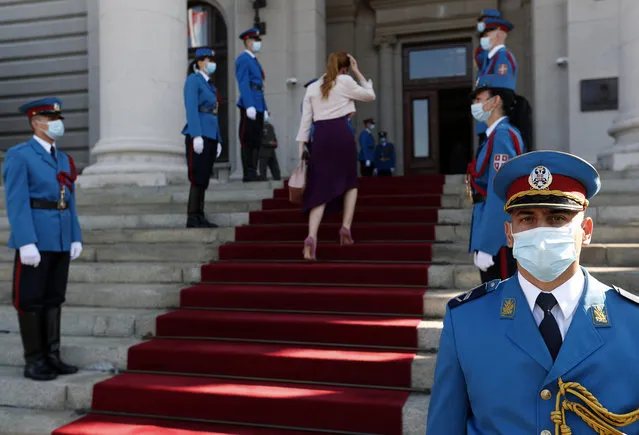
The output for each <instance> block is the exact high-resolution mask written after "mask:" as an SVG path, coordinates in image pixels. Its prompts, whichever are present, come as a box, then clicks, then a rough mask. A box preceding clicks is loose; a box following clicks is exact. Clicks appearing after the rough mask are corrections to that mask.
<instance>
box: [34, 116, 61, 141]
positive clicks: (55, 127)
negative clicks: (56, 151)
mask: <svg viewBox="0 0 639 435" xmlns="http://www.w3.org/2000/svg"><path fill="white" fill-rule="evenodd" d="M39 124H41V125H47V126H48V128H47V131H45V132H44V134H46V135H47V136H49V137H50V138H51V139H53V140H56V139H57V138H59V137H62V136H64V123H63V122H62V120H61V119H56V120H55V121H49V122H40V123H39Z"/></svg>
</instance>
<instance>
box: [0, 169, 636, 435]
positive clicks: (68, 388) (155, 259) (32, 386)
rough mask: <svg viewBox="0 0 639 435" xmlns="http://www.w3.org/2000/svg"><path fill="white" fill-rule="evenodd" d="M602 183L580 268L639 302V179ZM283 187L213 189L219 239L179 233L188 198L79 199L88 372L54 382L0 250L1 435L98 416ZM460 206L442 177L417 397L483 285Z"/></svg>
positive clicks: (416, 365) (74, 291)
mask: <svg viewBox="0 0 639 435" xmlns="http://www.w3.org/2000/svg"><path fill="white" fill-rule="evenodd" d="M603 178H604V181H603V189H602V192H601V194H600V195H599V196H598V197H596V198H595V199H594V200H593V202H592V204H591V208H590V210H589V215H591V216H592V217H593V218H594V219H595V233H594V243H595V244H594V245H593V246H592V247H590V248H588V249H587V250H585V252H584V253H583V254H582V262H583V263H584V264H585V265H587V266H589V269H590V270H591V271H592V272H593V274H594V275H595V276H596V277H598V278H599V279H601V280H602V281H604V282H608V283H613V284H617V285H620V286H622V287H625V288H626V289H628V290H630V291H632V290H633V286H634V282H635V280H634V278H635V277H636V276H638V274H639V256H638V255H636V254H638V253H639V218H637V217H636V216H639V194H638V193H636V192H637V191H638V190H639V189H638V188H639V176H635V174H616V173H615V174H603ZM281 186H282V184H281V183H275V182H265V183H253V184H251V185H244V184H241V183H228V184H224V183H220V184H219V185H212V186H211V188H210V191H212V193H209V195H208V197H207V206H206V211H207V213H208V214H209V217H210V219H211V220H213V221H214V222H216V223H218V224H219V225H220V226H221V228H219V229H214V230H199V229H197V230H194V229H189V230H187V229H184V228H183V226H184V222H185V213H184V210H185V204H186V200H187V195H188V192H187V187H185V186H169V187H165V188H137V189H124V188H117V189H115V188H114V189H108V190H106V191H105V190H94V189H85V190H81V191H79V192H78V209H79V212H80V215H81V225H82V227H83V231H84V242H85V250H84V252H83V255H82V257H81V259H79V260H78V261H76V262H74V263H73V265H72V268H71V272H70V284H69V288H68V294H67V303H66V305H65V309H64V310H63V335H64V337H63V357H64V358H65V359H66V360H68V361H69V362H70V363H73V364H77V365H79V366H80V367H81V369H82V372H81V373H80V374H78V375H76V376H71V377H61V378H59V379H58V380H56V381H53V382H48V383H36V382H32V381H29V380H26V379H23V378H22V376H21V366H22V356H21V353H22V348H21V344H20V339H19V336H18V334H17V319H16V315H15V311H14V309H13V308H12V307H11V293H10V287H11V284H10V283H11V275H12V261H13V252H10V251H9V250H8V249H0V391H1V392H2V394H0V434H6V435H27V434H28V435H36V434H37V435H45V434H50V433H51V431H52V430H53V429H55V428H56V427H59V426H61V425H63V424H65V423H67V422H69V421H71V420H74V419H76V418H78V417H79V416H80V415H81V414H82V411H83V410H86V409H89V408H91V394H92V387H93V385H94V384H95V383H96V382H99V381H101V380H104V379H106V378H108V377H110V376H111V374H112V373H113V372H115V371H117V370H119V369H124V368H126V364H127V350H128V348H129V347H130V346H131V345H133V344H136V343H139V342H141V341H142V340H143V337H144V336H146V335H148V334H154V333H155V318H156V317H157V316H158V315H159V314H160V313H163V312H165V311H168V310H171V309H174V308H176V307H178V305H179V290H180V289H181V288H184V287H186V286H188V285H189V284H190V283H193V282H198V281H200V267H199V266H200V265H201V264H202V263H207V262H210V261H215V260H217V258H218V247H219V246H220V245H221V244H223V243H226V242H231V241H234V240H235V231H234V229H233V227H235V226H241V225H245V224H247V223H248V222H249V212H250V211H254V210H259V209H261V207H262V200H263V199H268V198H272V196H273V189H274V188H278V187H281ZM416 189H417V187H416ZM463 194H464V186H463V179H462V177H458V176H449V177H447V180H446V185H445V187H444V195H443V197H442V206H441V209H440V211H439V215H438V225H437V227H436V233H435V235H436V237H435V238H436V241H437V242H438V243H436V244H435V245H434V246H433V253H432V255H433V261H432V265H431V266H430V268H429V270H428V282H429V289H428V291H426V292H425V294H424V320H423V321H422V322H420V324H419V326H418V336H419V348H420V351H421V353H420V354H419V355H418V356H417V357H416V358H415V360H414V361H413V366H412V381H411V384H412V385H413V386H414V387H415V388H419V389H428V388H430V386H431V383H432V376H433V371H434V365H435V360H436V354H435V352H436V349H437V346H438V340H439V333H440V332H441V327H442V322H441V318H442V316H443V314H444V311H445V304H446V302H447V301H448V299H450V298H451V297H452V296H454V295H456V294H458V293H460V292H462V291H465V290H467V289H469V288H471V287H473V286H475V285H477V284H478V281H479V274H478V273H477V270H476V269H475V268H474V266H473V265H472V263H471V257H470V256H469V255H468V253H467V252H466V250H467V246H468V234H469V230H468V227H469V223H470V205H469V204H468V203H467V202H466V201H465V199H464V197H463ZM2 196H3V195H2ZM269 201H278V200H274V199H269ZM0 202H2V201H0ZM3 208H4V207H3ZM417 226H418V225H417ZM417 226H416V227H417ZM7 229H8V223H7V221H6V219H0V241H2V243H5V244H6V240H7V237H8V231H7ZM404 418H405V423H406V420H410V421H412V422H413V423H412V425H411V424H405V429H404V433H405V434H413V433H422V434H423V424H424V421H425V420H424V419H425V415H424V403H423V401H419V400H417V399H415V400H414V401H413V402H411V400H410V399H409V402H408V403H407V404H406V406H405V409H404ZM415 422H417V423H415ZM420 431H421V432H420Z"/></svg>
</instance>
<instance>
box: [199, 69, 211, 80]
mask: <svg viewBox="0 0 639 435" xmlns="http://www.w3.org/2000/svg"><path fill="white" fill-rule="evenodd" d="M198 72H199V73H200V74H202V77H204V80H206V81H207V82H208V81H209V75H208V74H207V73H205V72H204V71H202V70H199V71H198Z"/></svg>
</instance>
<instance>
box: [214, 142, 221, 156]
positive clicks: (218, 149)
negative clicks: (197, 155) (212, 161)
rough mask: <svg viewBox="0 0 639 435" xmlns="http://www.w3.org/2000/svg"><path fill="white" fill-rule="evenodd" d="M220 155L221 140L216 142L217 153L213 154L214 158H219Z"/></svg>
mask: <svg viewBox="0 0 639 435" xmlns="http://www.w3.org/2000/svg"><path fill="white" fill-rule="evenodd" d="M221 155H222V142H218V143H217V155H216V156H215V158H216V159H219V158H220V156H221Z"/></svg>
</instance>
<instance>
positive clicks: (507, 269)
mask: <svg viewBox="0 0 639 435" xmlns="http://www.w3.org/2000/svg"><path fill="white" fill-rule="evenodd" d="M493 261H494V262H495V264H493V265H492V266H491V267H489V268H488V270H487V271H486V272H482V271H479V273H480V275H481V282H489V281H492V280H494V279H502V280H503V279H507V278H510V277H511V276H513V275H514V274H515V272H516V271H517V261H516V260H515V258H514V257H513V248H509V247H507V246H502V248H501V249H500V250H499V252H498V253H497V255H495V256H493Z"/></svg>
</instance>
